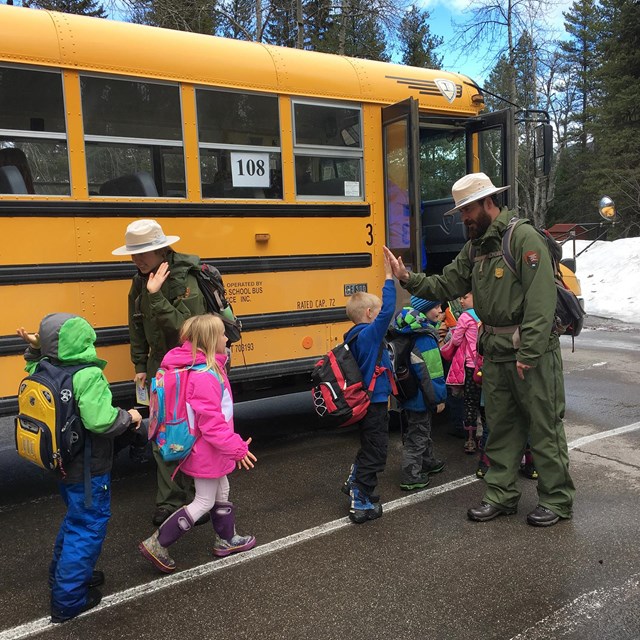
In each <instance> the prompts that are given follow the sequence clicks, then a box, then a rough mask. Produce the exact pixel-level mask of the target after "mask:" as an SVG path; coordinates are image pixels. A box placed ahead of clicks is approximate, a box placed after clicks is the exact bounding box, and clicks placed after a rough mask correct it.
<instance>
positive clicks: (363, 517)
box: [349, 485, 382, 524]
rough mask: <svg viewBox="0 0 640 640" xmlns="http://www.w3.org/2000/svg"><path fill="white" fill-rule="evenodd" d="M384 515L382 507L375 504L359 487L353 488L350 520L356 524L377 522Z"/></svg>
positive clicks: (353, 486)
mask: <svg viewBox="0 0 640 640" xmlns="http://www.w3.org/2000/svg"><path fill="white" fill-rule="evenodd" d="M381 515H382V505H381V504H380V503H374V502H372V501H371V499H370V498H369V496H368V495H367V494H366V493H365V492H364V491H362V489H360V488H359V487H357V486H355V485H352V486H351V508H350V509H349V518H350V520H351V521H352V522H355V523H356V524H362V523H363V522H366V521H367V520H375V519H376V518H379V517H380V516H381Z"/></svg>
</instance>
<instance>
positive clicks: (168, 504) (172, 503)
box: [151, 442, 195, 512]
mask: <svg viewBox="0 0 640 640" xmlns="http://www.w3.org/2000/svg"><path fill="white" fill-rule="evenodd" d="M151 448H152V450H153V457H154V458H155V461H156V468H157V480H158V493H157V494H156V507H164V508H165V509H168V510H169V511H171V512H174V511H177V510H178V509H179V508H180V507H184V505H185V504H189V503H190V502H193V498H194V497H195V488H194V485H193V478H192V477H191V476H186V475H184V474H183V473H181V472H180V471H178V473H176V476H175V479H173V480H172V479H171V476H172V474H173V472H174V471H175V469H176V467H177V466H178V463H179V461H178V462H166V461H165V460H163V458H162V456H161V455H160V451H159V450H158V445H157V444H156V443H155V442H152V443H151Z"/></svg>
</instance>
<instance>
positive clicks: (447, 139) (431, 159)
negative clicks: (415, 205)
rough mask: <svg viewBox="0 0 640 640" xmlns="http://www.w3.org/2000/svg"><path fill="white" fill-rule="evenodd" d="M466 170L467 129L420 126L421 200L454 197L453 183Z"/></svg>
mask: <svg viewBox="0 0 640 640" xmlns="http://www.w3.org/2000/svg"><path fill="white" fill-rule="evenodd" d="M466 173H467V170H466V137H465V132H464V129H462V130H455V129H446V130H445V129H442V130H439V129H426V128H424V127H422V128H421V129H420V192H421V200H422V201H423V202H424V201H425V200H426V201H429V200H442V199H445V198H451V185H452V184H453V183H454V182H455V181H456V180H459V179H460V178H461V177H462V176H464V175H465V174H466Z"/></svg>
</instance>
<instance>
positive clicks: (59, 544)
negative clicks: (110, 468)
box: [49, 473, 111, 618]
mask: <svg viewBox="0 0 640 640" xmlns="http://www.w3.org/2000/svg"><path fill="white" fill-rule="evenodd" d="M60 494H61V496H62V499H63V500H64V503H65V504H66V505H67V513H66V514H65V517H64V520H63V521H62V524H61V525H60V530H59V532H58V537H57V538H56V542H55V545H54V548H53V559H52V560H51V564H50V565H49V576H50V577H51V578H52V579H53V586H52V588H51V611H52V613H55V614H57V615H59V616H61V617H65V618H66V617H73V616H75V615H77V613H78V612H79V611H80V609H82V607H83V606H84V605H85V604H86V602H87V593H88V591H89V587H88V584H89V581H90V580H91V574H92V572H93V570H94V568H95V566H96V562H97V561H98V556H99V555H100V551H101V550H102V543H103V542H104V539H105V536H106V535H107V522H108V521H109V518H110V517H111V474H109V473H105V474H103V475H99V476H94V477H92V478H91V498H92V504H91V507H89V508H87V507H85V504H84V483H82V482H80V483H74V484H64V483H60Z"/></svg>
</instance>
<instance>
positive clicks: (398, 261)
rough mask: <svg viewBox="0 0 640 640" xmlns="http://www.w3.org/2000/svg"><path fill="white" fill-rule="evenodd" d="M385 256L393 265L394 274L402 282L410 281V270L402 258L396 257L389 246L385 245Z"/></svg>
mask: <svg viewBox="0 0 640 640" xmlns="http://www.w3.org/2000/svg"><path fill="white" fill-rule="evenodd" d="M383 250H384V256H385V258H386V259H387V260H388V261H389V264H390V265H391V270H392V271H393V275H394V276H395V277H396V278H398V280H399V281H400V282H404V283H406V282H408V281H409V270H408V269H407V267H405V266H404V262H403V261H402V258H401V257H400V258H396V257H395V256H394V255H393V253H391V250H390V249H389V248H388V247H383Z"/></svg>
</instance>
